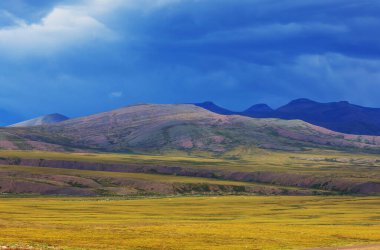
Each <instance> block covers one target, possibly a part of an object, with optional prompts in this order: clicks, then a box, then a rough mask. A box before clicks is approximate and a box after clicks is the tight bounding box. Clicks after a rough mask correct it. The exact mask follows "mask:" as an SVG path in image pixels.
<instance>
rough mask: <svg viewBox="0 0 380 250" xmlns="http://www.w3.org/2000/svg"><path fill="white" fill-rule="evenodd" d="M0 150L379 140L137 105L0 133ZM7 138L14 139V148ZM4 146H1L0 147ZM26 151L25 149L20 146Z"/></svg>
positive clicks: (360, 144) (290, 146) (300, 145)
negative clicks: (24, 143)
mask: <svg viewBox="0 0 380 250" xmlns="http://www.w3.org/2000/svg"><path fill="white" fill-rule="evenodd" d="M5 135H6V136H5ZM0 138H2V139H1V140H0V145H2V147H3V148H6V144H9V145H11V144H12V145H13V146H15V147H19V146H18V145H23V144H22V143H20V141H21V142H27V143H28V144H31V143H30V142H33V143H34V144H38V143H42V144H43V145H44V147H45V146H46V147H47V148H49V147H48V145H50V144H53V145H58V146H55V147H52V150H57V148H58V149H63V148H83V149H95V150H104V151H118V152H127V151H134V152H161V151H171V150H183V151H207V152H213V153H224V152H227V151H230V150H234V149H236V148H238V147H248V148H251V147H259V148H270V149H280V150H302V149H304V148H307V147H312V148H317V147H327V148H346V149H372V150H377V149H379V148H380V137H375V136H355V135H346V134H342V133H337V132H332V131H330V130H327V129H323V128H320V127H317V126H314V125H311V124H308V123H306V122H303V121H299V120H292V121H285V120H279V119H254V118H248V117H242V116H225V115H218V114H215V113H212V112H210V111H207V110H205V109H202V108H200V107H197V106H195V105H187V104H180V105H152V104H146V105H135V106H129V107H125V108H121V109H118V110H113V111H109V112H105V113H99V114H95V115H91V116H87V117H82V118H77V119H71V120H68V121H64V122H61V123H58V124H52V125H47V126H38V127H32V128H2V129H1V130H0ZM9 138H17V140H18V143H14V142H13V141H12V140H11V139H9ZM4 145H5V146H4ZM24 147H25V146H24ZM31 148H34V146H31Z"/></svg>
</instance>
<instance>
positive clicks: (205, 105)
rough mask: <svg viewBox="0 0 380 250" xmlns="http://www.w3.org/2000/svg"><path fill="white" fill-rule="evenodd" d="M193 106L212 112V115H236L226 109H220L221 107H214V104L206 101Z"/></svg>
mask: <svg viewBox="0 0 380 250" xmlns="http://www.w3.org/2000/svg"><path fill="white" fill-rule="evenodd" d="M194 105H195V106H198V107H201V108H204V109H207V110H209V111H211V112H214V113H217V114H220V115H233V114H236V112H234V111H231V110H228V109H225V108H222V107H220V106H218V105H216V104H215V103H213V102H211V101H206V102H201V103H194Z"/></svg>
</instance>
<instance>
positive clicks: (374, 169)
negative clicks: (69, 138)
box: [0, 149, 380, 182]
mask: <svg viewBox="0 0 380 250" xmlns="http://www.w3.org/2000/svg"><path fill="white" fill-rule="evenodd" d="M1 157H20V158H32V159H40V158H42V159H54V160H70V161H87V162H106V163H107V162H114V163H127V164H128V163H130V164H137V165H141V166H144V165H163V166H182V167H191V168H200V169H202V168H203V169H204V168H212V169H221V170H229V171H241V172H255V171H270V172H277V173H299V174H311V175H315V176H321V177H324V176H328V177H335V178H345V179H352V180H358V181H374V182H379V180H380V156H379V155H378V154H362V153H352V152H340V151H328V150H310V151H305V152H280V151H267V150H260V149H256V150H252V151H249V150H248V151H244V150H241V151H239V150H237V151H233V152H229V153H228V154H225V155H222V156H217V157H213V156H210V155H201V156H199V155H185V154H183V153H182V155H178V153H177V152H174V153H173V154H169V155H140V154H111V153H60V152H40V151H0V158H1Z"/></svg>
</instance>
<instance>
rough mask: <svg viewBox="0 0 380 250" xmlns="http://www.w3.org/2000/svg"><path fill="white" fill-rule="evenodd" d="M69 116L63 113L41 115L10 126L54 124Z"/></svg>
mask: <svg viewBox="0 0 380 250" xmlns="http://www.w3.org/2000/svg"><path fill="white" fill-rule="evenodd" d="M68 119H69V118H68V117H66V116H64V115H61V114H49V115H44V116H40V117H37V118H34V119H30V120H27V121H23V122H19V123H16V124H13V125H10V126H9V127H33V126H40V125H48V124H54V123H58V122H62V121H66V120H68Z"/></svg>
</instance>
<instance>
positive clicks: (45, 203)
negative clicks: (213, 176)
mask: <svg viewBox="0 0 380 250" xmlns="http://www.w3.org/2000/svg"><path fill="white" fill-rule="evenodd" d="M379 208H380V197H348V196H347V197H335V196H334V197H332V196H330V197H321V196H316V197H285V196H274V197H263V196H216V197H165V198H142V199H134V200H127V199H121V198H71V197H65V198H64V197H61V198H54V197H29V198H0V246H1V245H2V246H10V247H14V248H15V247H17V246H18V247H26V246H34V247H36V248H37V249H39V248H41V249H49V248H52V249H312V248H319V247H331V246H349V245H367V244H368V245H370V244H376V243H380V233H379V232H380V209H379Z"/></svg>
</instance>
